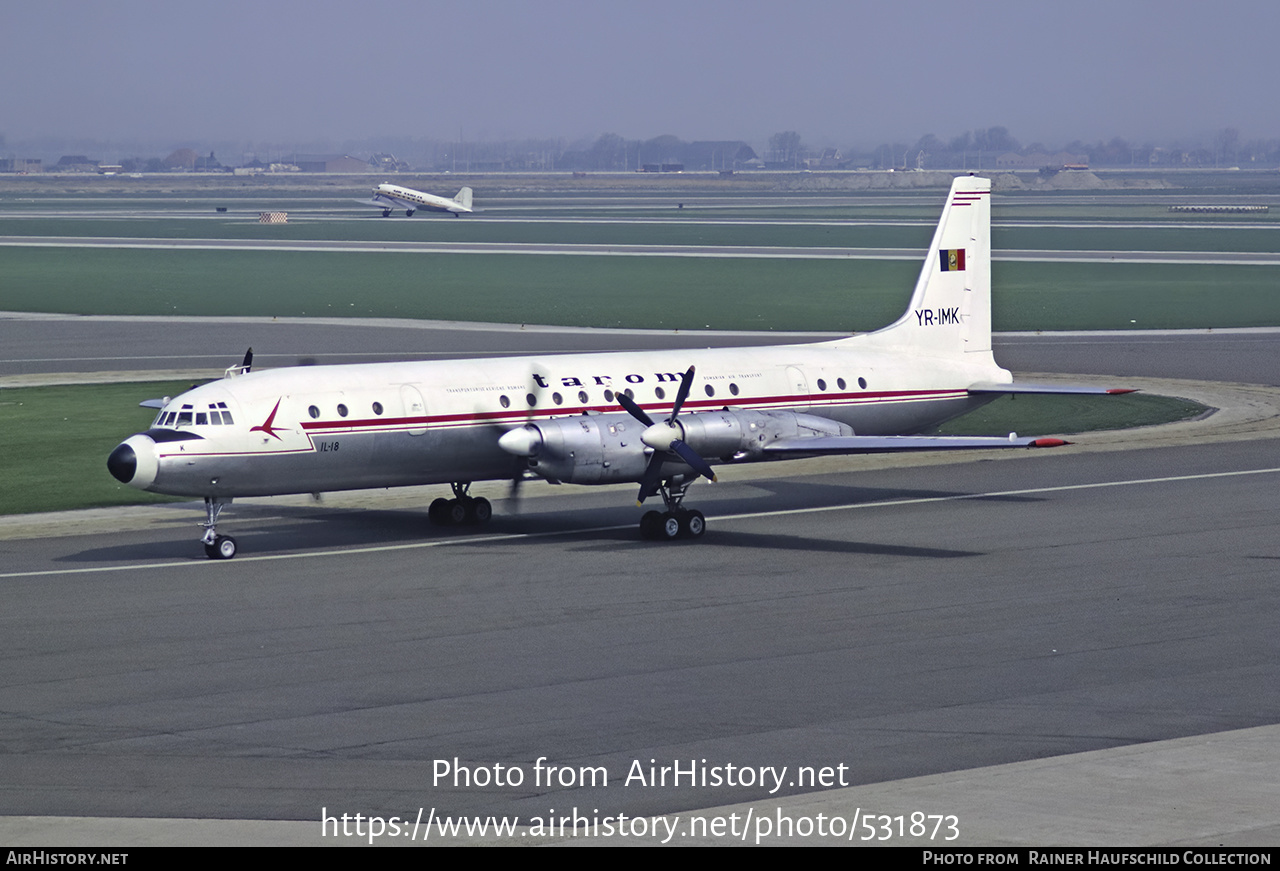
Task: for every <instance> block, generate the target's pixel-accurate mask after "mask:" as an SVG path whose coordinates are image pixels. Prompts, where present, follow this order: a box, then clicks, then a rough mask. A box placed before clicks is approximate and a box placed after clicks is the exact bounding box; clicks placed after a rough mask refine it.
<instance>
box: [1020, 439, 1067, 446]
mask: <svg viewBox="0 0 1280 871" xmlns="http://www.w3.org/2000/svg"><path fill="white" fill-rule="evenodd" d="M1069 444H1071V442H1069V441H1067V440H1066V439H1049V438H1046V439H1036V440H1035V441H1033V442H1032V443H1031V444H1030V445H1029V447H1033V448H1060V447H1063V446H1064V445H1069Z"/></svg>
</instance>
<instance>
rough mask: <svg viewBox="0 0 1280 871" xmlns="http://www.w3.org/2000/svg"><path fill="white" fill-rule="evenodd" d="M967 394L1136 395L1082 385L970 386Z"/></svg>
mask: <svg viewBox="0 0 1280 871" xmlns="http://www.w3.org/2000/svg"><path fill="white" fill-rule="evenodd" d="M969 392H970V393H974V394H988V395H989V394H993V393H995V394H1002V393H1042V394H1062V395H1088V394H1093V395H1100V396H1101V395H1107V394H1117V393H1137V390H1136V389H1134V388H1132V387H1089V386H1086V385H1082V384H1025V383H1021V382H1017V383H1012V384H995V383H992V384H970V385H969Z"/></svg>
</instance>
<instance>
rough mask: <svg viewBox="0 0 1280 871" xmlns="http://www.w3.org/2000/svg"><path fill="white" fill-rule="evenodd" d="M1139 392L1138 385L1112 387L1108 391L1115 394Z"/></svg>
mask: <svg viewBox="0 0 1280 871" xmlns="http://www.w3.org/2000/svg"><path fill="white" fill-rule="evenodd" d="M1137 392H1138V389H1137V388H1136V387H1112V388H1111V389H1109V390H1108V391H1107V393H1110V394H1112V395H1115V394H1117V393H1137Z"/></svg>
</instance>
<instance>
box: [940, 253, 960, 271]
mask: <svg viewBox="0 0 1280 871" xmlns="http://www.w3.org/2000/svg"><path fill="white" fill-rule="evenodd" d="M938 255H939V256H940V257H941V258H942V271H943V272H964V249H963V248H948V249H947V250H946V251H939V252H938Z"/></svg>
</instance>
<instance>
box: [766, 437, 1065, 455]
mask: <svg viewBox="0 0 1280 871" xmlns="http://www.w3.org/2000/svg"><path fill="white" fill-rule="evenodd" d="M1069 444H1071V442H1068V441H1063V440H1062V439H1055V438H1028V437H1021V436H1019V435H1018V434H1017V433H1009V435H1007V436H860V435H852V436H820V437H817V438H800V439H779V440H778V441H776V442H772V443H771V444H768V445H765V447H764V452H765V454H766V455H768V454H772V455H776V456H778V457H779V458H782V457H785V456H786V455H788V454H890V453H901V452H906V451H950V450H966V449H967V450H973V449H982V448H1056V447H1061V446H1062V445H1069Z"/></svg>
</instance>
